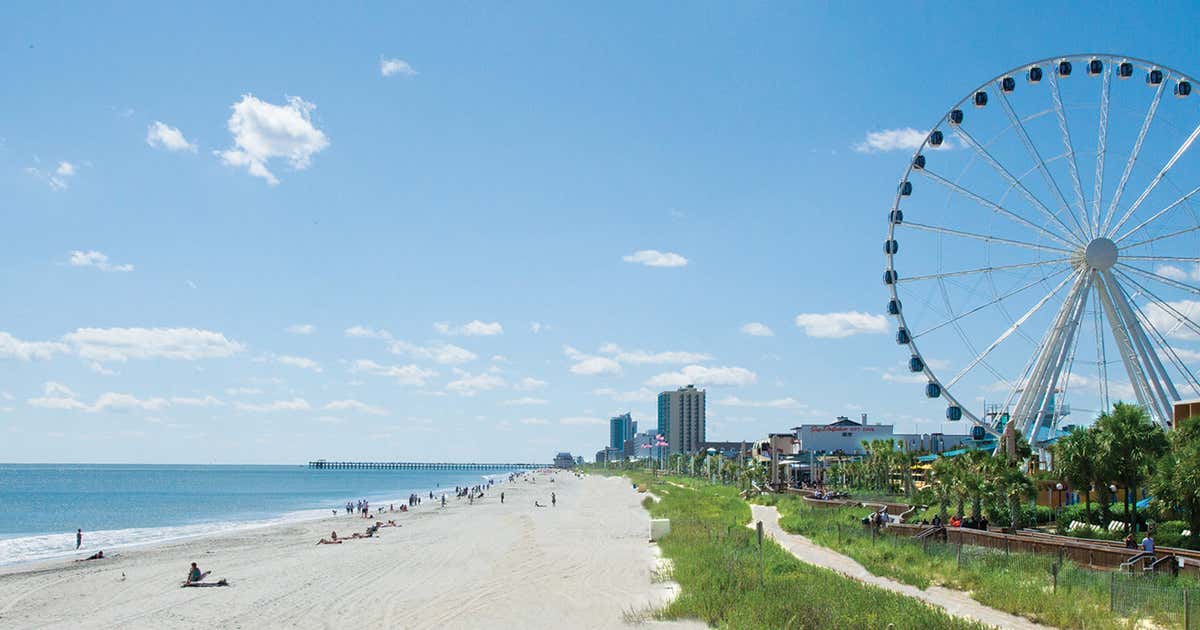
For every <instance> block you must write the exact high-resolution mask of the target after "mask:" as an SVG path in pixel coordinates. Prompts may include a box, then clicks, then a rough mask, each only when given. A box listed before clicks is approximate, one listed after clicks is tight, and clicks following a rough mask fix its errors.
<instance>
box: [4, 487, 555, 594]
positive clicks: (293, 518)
mask: <svg viewBox="0 0 1200 630" xmlns="http://www.w3.org/2000/svg"><path fill="white" fill-rule="evenodd" d="M517 472H529V473H532V472H534V471H515V470H514V471H506V472H497V473H492V474H483V475H479V477H478V478H477V479H483V480H493V481H494V483H493V487H498V486H501V485H503V484H506V483H507V479H508V477H509V475H510V474H513V473H517ZM403 492H410V493H412V494H417V495H418V496H421V497H422V498H424V499H425V500H428V494H429V492H434V493H435V494H437V493H439V492H449V490H447V488H444V487H441V486H435V487H433V488H418V489H411V490H404V491H403ZM451 494H452V492H451ZM438 496H439V497H440V495H438ZM407 500H408V499H407V497H402V498H387V499H376V498H371V499H370V501H371V503H372V505H376V504H378V505H388V504H392V505H397V506H398V505H399V504H401V503H406V502H407ZM423 507H424V506H421V507H417V506H414V507H410V508H409V510H410V511H411V510H414V509H422V508H423ZM332 509H333V508H332V507H329V508H304V509H298V510H289V511H287V512H284V513H281V514H279V515H277V516H274V517H262V516H253V517H251V516H248V517H246V518H244V519H239V518H234V519H230V520H218V521H206V522H190V523H187V522H185V523H178V524H171V525H161V526H150V527H129V528H121V529H105V530H92V531H85V532H84V545H83V546H82V547H80V548H79V549H78V550H76V549H74V548H73V547H72V544H73V542H74V534H73V533H71V532H53V533H43V534H30V535H18V536H0V573H2V572H5V570H6V569H9V568H11V567H31V566H34V565H41V564H45V563H49V564H53V563H55V562H62V561H65V560H71V559H75V558H76V557H87V556H88V555H91V554H92V553H94V552H96V551H104V552H105V553H108V550H128V549H136V548H140V547H145V546H149V545H158V544H167V543H171V542H177V541H182V540H190V539H195V538H201V537H205V536H215V535H221V534H232V533H236V532H241V531H249V530H255V529H259V528H263V527H277V526H284V525H289V524H294V523H309V522H315V521H320V520H325V519H328V520H330V521H331V522H333V521H336V520H337V519H339V518H344V517H346V516H347V515H346V514H345V513H344V511H341V510H339V513H338V515H337V516H333V515H331V513H330V511H331V510H332ZM400 513H401V512H399V511H398V508H397V511H396V512H394V514H400ZM385 514H387V512H385ZM360 520H361V519H360ZM60 540H61V543H62V544H61V545H57V546H55V543H57V542H59V541H60ZM97 540H98V541H99V542H94V541H97ZM39 543H42V544H41V545H39ZM10 546H25V547H26V548H27V549H28V548H29V547H30V546H34V547H35V548H40V549H44V550H45V551H44V552H38V551H32V552H26V555H27V556H29V557H7V555H6V553H5V551H6V549H7V548H8V547H10ZM56 548H57V549H60V550H57V551H56V550H54V549H56Z"/></svg>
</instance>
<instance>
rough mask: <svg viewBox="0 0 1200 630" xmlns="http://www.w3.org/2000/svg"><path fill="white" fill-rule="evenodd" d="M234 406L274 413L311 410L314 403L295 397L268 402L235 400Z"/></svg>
mask: <svg viewBox="0 0 1200 630" xmlns="http://www.w3.org/2000/svg"><path fill="white" fill-rule="evenodd" d="M233 406H234V407H237V408H238V409H239V410H241V411H250V412H253V413H273V412H276V411H309V410H311V409H312V405H310V404H308V401H307V400H304V399H303V398H293V399H291V400H273V401H271V402H268V403H263V404H256V403H243V402H235V403H233Z"/></svg>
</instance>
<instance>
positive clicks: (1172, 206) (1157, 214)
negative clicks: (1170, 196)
mask: <svg viewBox="0 0 1200 630" xmlns="http://www.w3.org/2000/svg"><path fill="white" fill-rule="evenodd" d="M1198 192H1200V186H1197V187H1195V188H1193V189H1192V190H1191V191H1189V192H1188V193H1186V194H1184V195H1183V196H1182V197H1180V198H1179V199H1176V200H1175V201H1172V202H1171V204H1170V205H1168V206H1167V207H1165V208H1163V209H1162V210H1159V211H1158V212H1155V213H1154V214H1152V215H1150V218H1149V219H1146V220H1145V221H1142V222H1141V223H1139V224H1137V227H1134V228H1132V229H1130V230H1129V231H1128V232H1126V233H1124V234H1122V235H1121V236H1120V238H1117V239H1115V240H1114V241H1113V242H1114V243H1120V242H1121V241H1123V240H1125V238H1126V237H1128V236H1129V235H1130V234H1133V233H1134V232H1137V231H1138V230H1140V229H1142V228H1144V227H1146V226H1147V225H1150V224H1151V223H1153V222H1154V221H1155V220H1156V219H1158V218H1159V217H1161V216H1162V215H1164V214H1166V213H1168V212H1170V211H1171V210H1174V209H1175V207H1176V206H1178V205H1179V204H1181V203H1183V202H1185V201H1187V200H1188V199H1191V198H1192V195H1195V194H1196V193H1198ZM1115 231H1116V230H1114V232H1115ZM1130 247H1132V245H1131V246H1130Z"/></svg>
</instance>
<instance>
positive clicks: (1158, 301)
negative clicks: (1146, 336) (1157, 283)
mask: <svg viewBox="0 0 1200 630" xmlns="http://www.w3.org/2000/svg"><path fill="white" fill-rule="evenodd" d="M1117 273H1118V274H1120V275H1121V277H1123V278H1125V280H1126V281H1127V282H1129V283H1130V284H1132V285H1133V286H1135V287H1137V288H1138V291H1140V292H1141V293H1142V295H1145V296H1146V299H1148V300H1150V302H1151V303H1152V304H1154V305H1155V306H1156V307H1158V308H1159V309H1161V310H1163V311H1165V312H1166V313H1167V314H1169V315H1170V316H1171V317H1173V318H1174V319H1175V321H1177V322H1179V325H1181V326H1183V327H1184V328H1187V329H1189V330H1191V331H1192V332H1193V333H1195V334H1196V335H1200V323H1197V322H1195V321H1192V319H1191V318H1189V317H1187V316H1186V315H1184V314H1183V313H1180V312H1179V309H1177V308H1175V307H1174V306H1171V303H1170V302H1168V301H1166V300H1164V299H1162V298H1161V297H1159V296H1158V294H1156V293H1154V292H1153V291H1151V290H1150V289H1148V288H1147V287H1146V285H1144V284H1142V283H1140V282H1138V281H1137V280H1136V279H1134V278H1133V277H1132V276H1130V275H1129V274H1127V273H1125V272H1124V271H1121V270H1120V269H1118V270H1117ZM1172 330H1174V329H1172ZM1167 332H1171V331H1167Z"/></svg>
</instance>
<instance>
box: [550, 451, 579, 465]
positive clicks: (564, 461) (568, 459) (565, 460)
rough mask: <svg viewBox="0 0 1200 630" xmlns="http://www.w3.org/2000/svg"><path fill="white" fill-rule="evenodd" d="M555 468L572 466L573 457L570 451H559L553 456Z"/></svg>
mask: <svg viewBox="0 0 1200 630" xmlns="http://www.w3.org/2000/svg"><path fill="white" fill-rule="evenodd" d="M554 467H555V468H574V467H575V458H574V457H572V456H571V454H570V453H559V454H558V455H555V456H554Z"/></svg>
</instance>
